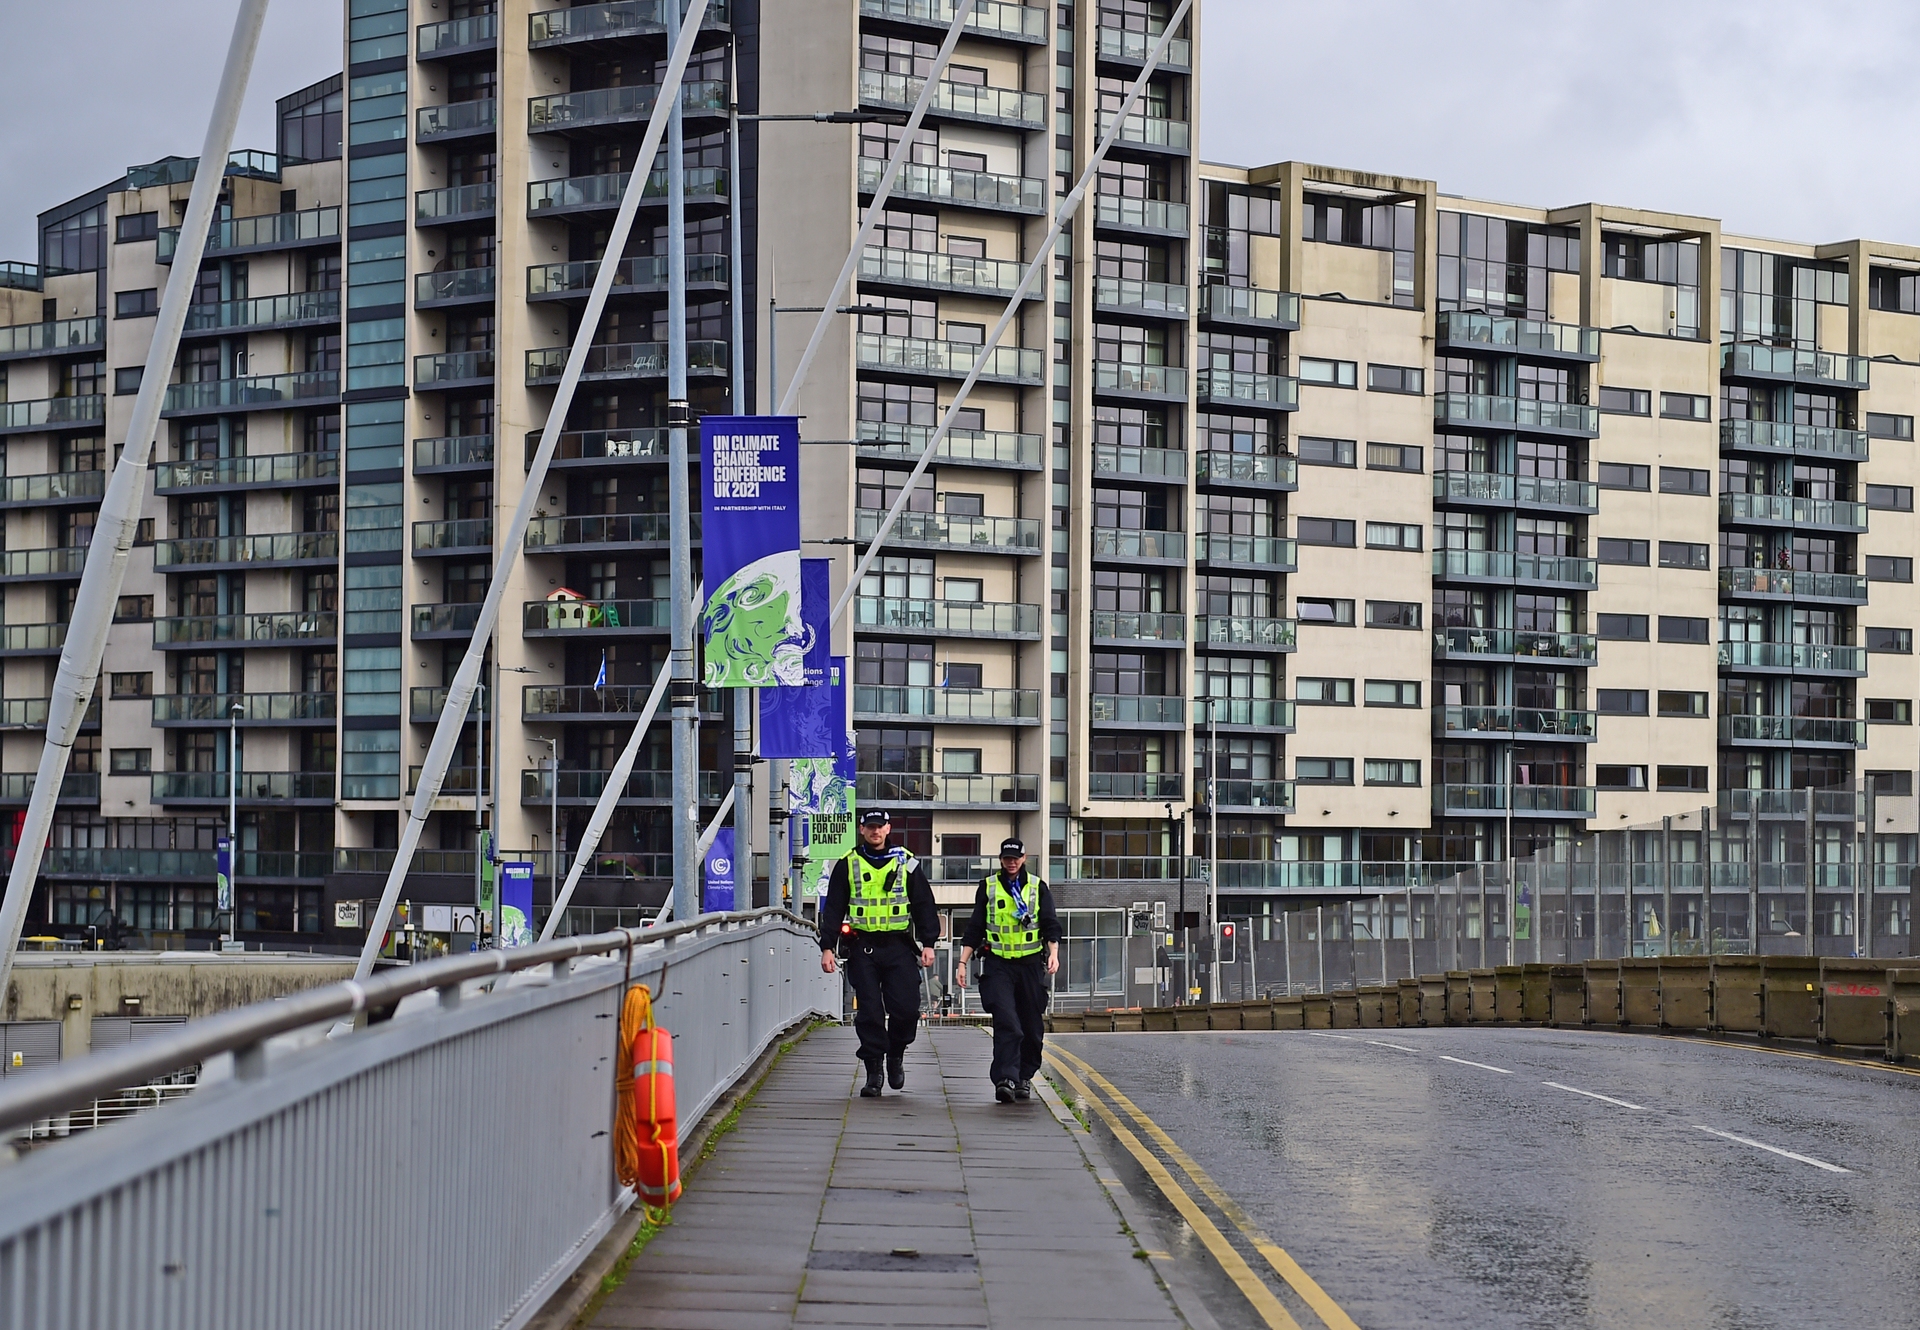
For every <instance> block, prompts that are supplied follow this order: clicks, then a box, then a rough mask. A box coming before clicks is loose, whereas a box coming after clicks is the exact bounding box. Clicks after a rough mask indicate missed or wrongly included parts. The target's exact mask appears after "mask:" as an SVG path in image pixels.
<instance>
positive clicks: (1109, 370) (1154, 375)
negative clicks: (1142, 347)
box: [1093, 360, 1187, 397]
mask: <svg viewBox="0 0 1920 1330" xmlns="http://www.w3.org/2000/svg"><path fill="white" fill-rule="evenodd" d="M1093 390H1094V391H1095V392H1097V393H1142V394H1145V395H1148V396H1152V397H1185V396H1186V395H1187V370H1186V366H1184V365H1132V364H1127V363H1125V362H1123V361H1118V360H1096V361H1094V362H1093Z"/></svg>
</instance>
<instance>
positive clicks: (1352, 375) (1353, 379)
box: [1300, 356, 1360, 388]
mask: <svg viewBox="0 0 1920 1330" xmlns="http://www.w3.org/2000/svg"><path fill="white" fill-rule="evenodd" d="M1359 380H1360V363H1359V362H1358V361H1355V360H1321V359H1317V358H1316V357H1313V356H1301V357H1300V382H1302V383H1305V384H1311V385H1314V386H1317V387H1321V388H1355V387H1358V386H1359Z"/></svg>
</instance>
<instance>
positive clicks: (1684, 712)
mask: <svg viewBox="0 0 1920 1330" xmlns="http://www.w3.org/2000/svg"><path fill="white" fill-rule="evenodd" d="M1654 701H1655V703H1656V705H1657V707H1658V709H1659V712H1660V714H1661V715H1663V716H1686V717H1691V718H1693V719H1696V720H1704V719H1706V716H1707V695H1706V694H1705V693H1689V692H1684V691H1675V690H1672V689H1666V688H1663V689H1661V690H1660V694H1659V696H1658V697H1656V698H1655V699H1654Z"/></svg>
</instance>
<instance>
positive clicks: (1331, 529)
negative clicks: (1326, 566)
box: [1297, 517, 1353, 549]
mask: <svg viewBox="0 0 1920 1330" xmlns="http://www.w3.org/2000/svg"><path fill="white" fill-rule="evenodd" d="M1297 533H1298V535H1299V538H1300V543H1301V544H1302V545H1339V546H1341V547H1343V548H1346V549H1352V548H1353V523H1352V522H1349V521H1347V520H1345V519H1344V518H1338V517H1303V518H1301V519H1300V522H1299V526H1298V527H1297Z"/></svg>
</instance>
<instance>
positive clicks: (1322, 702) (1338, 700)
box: [1293, 679, 1353, 707]
mask: <svg viewBox="0 0 1920 1330" xmlns="http://www.w3.org/2000/svg"><path fill="white" fill-rule="evenodd" d="M1293 700H1294V701H1296V702H1298V703H1299V704H1300V705H1301V706H1303V707H1350V706H1352V705H1353V680H1351V679H1295V680H1294V681H1293Z"/></svg>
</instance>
